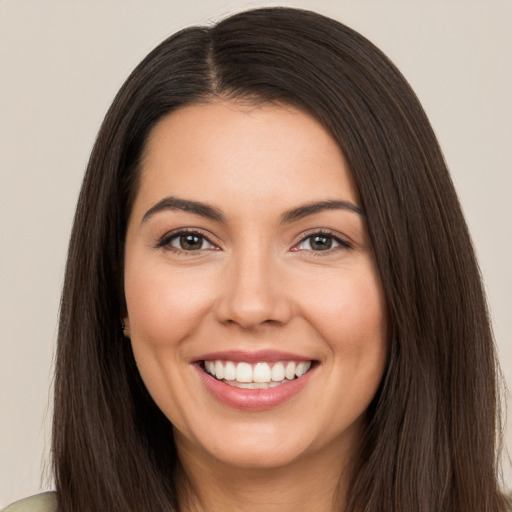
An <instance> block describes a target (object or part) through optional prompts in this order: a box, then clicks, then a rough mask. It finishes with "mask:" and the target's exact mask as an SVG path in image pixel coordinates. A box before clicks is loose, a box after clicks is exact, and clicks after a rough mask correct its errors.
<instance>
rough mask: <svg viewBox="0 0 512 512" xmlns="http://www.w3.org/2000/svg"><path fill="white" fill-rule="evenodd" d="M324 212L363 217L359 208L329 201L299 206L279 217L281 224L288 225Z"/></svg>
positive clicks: (350, 204)
mask: <svg viewBox="0 0 512 512" xmlns="http://www.w3.org/2000/svg"><path fill="white" fill-rule="evenodd" d="M326 210H348V211H351V212H354V213H357V214H358V215H361V216H363V217H364V216H365V213H364V210H363V209H362V208H360V207H359V206H356V205H355V204H353V203H350V202H349V201H339V200H337V201H336V200H331V201H319V202H315V203H308V204H305V205H303V206H299V207H298V208H293V209H292V210H288V211H287V212H285V213H284V214H283V216H282V217H281V222H282V223H290V222H294V221H296V220H300V219H302V218H304V217H307V216H308V215H313V214H315V213H320V212H323V211H326Z"/></svg>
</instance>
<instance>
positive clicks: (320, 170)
mask: <svg viewBox="0 0 512 512" xmlns="http://www.w3.org/2000/svg"><path fill="white" fill-rule="evenodd" d="M171 194H172V195H179V196H180V197H184V198H187V199H200V200H204V201H208V202H210V203H215V204H218V203H219V202H221V203H222V202H224V203H225V202H226V201H227V200H228V199H229V201H230V202H231V203H233V202H234V201H235V200H236V199H239V200H240V201H243V202H245V203H246V204H260V205H261V204H263V203H272V201H279V202H280V203H281V204H282V206H283V208H285V207H287V206H288V207H292V206H293V205H294V202H306V201H312V200H324V199H326V198H327V196H335V197H329V198H336V199H340V198H341V199H345V200H350V201H352V202H354V203H358V202H359V201H358V193H357V188H356V186H355V184H354V181H353V178H352V175H351V173H350V171H349V169H348V166H347V163H346V161H345V158H344V155H343V153H342V151H341V149H340V148H339V146H338V145H337V143H336V142H335V141H334V140H333V139H332V137H331V136H330V135H329V133H328V132H327V131H326V130H325V129H324V128H323V127H322V125H321V124H320V123H318V122H317V121H316V120H315V119H314V118H313V117H312V116H310V115H309V114H306V113H305V112H303V111H301V110H299V109H297V108H295V107H292V106H289V105H276V104H264V105H257V106H254V105H248V104H247V103H238V102H227V101H217V102H212V103H201V104H192V105H187V106H185V107H181V108H179V109H178V110H176V111H174V112H172V113H170V114H168V115H167V116H166V117H164V118H163V119H162V120H161V121H160V122H159V123H158V124H157V125H156V126H155V127H154V128H153V130H152V132H151V133H150V136H149V138H148V141H147V145H146V148H145V152H144V157H143V159H142V168H141V179H140V182H139V193H138V200H139V202H140V201H143V202H144V203H146V204H148V203H151V202H153V203H154V202H156V201H158V200H159V199H161V197H163V196H165V195H171ZM284 203H289V204H284Z"/></svg>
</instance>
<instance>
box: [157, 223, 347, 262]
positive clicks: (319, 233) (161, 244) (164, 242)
mask: <svg viewBox="0 0 512 512" xmlns="http://www.w3.org/2000/svg"><path fill="white" fill-rule="evenodd" d="M187 235H193V236H197V237H198V238H200V239H202V240H203V241H204V242H207V243H208V244H210V245H212V246H213V249H207V250H218V249H219V248H218V246H217V245H216V244H214V243H213V242H212V241H211V240H210V239H209V238H208V237H207V236H206V235H204V234H203V233H201V232H200V231H198V230H187V229H181V230H180V231H174V232H171V233H166V234H165V235H164V236H163V237H162V238H161V239H160V240H159V241H158V243H157V244H156V247H157V248H165V249H167V250H169V251H172V252H174V253H176V254H178V255H179V254H183V255H190V254H197V253H199V252H200V251H202V250H205V249H196V250H187V249H181V248H178V247H174V246H172V245H170V244H171V242H172V241H173V240H175V239H178V238H180V237H182V236H187ZM315 236H316V237H325V238H329V239H331V240H333V241H334V242H336V243H337V244H339V245H338V246H336V247H333V248H329V249H325V250H317V251H315V250H313V249H297V246H300V245H301V244H303V243H305V242H306V241H307V240H308V239H312V238H313V237H315ZM310 244H311V242H310ZM352 248H353V247H352V245H351V244H350V243H349V242H347V240H345V239H344V238H342V237H340V235H339V234H337V233H335V232H333V231H331V230H328V229H320V230H314V231H310V232H307V233H303V234H302V235H301V238H300V240H299V242H298V243H296V244H295V245H294V246H293V247H292V249H291V250H292V251H293V252H299V251H301V250H302V251H308V252H311V253H312V254H313V255H314V256H323V255H325V254H331V253H332V252H333V251H337V250H347V249H352Z"/></svg>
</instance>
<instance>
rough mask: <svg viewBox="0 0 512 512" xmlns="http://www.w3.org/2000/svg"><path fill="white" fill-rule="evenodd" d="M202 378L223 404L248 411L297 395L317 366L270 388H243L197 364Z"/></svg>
mask: <svg viewBox="0 0 512 512" xmlns="http://www.w3.org/2000/svg"><path fill="white" fill-rule="evenodd" d="M195 366H196V368H197V371H198V372H199V375H200V377H201V380H202V381H203V383H204V385H205V386H206V389H208V391H209V392H210V393H211V394H212V395H213V396H214V397H215V398H216V399H217V400H218V401H219V402H222V403H223V404H226V405H228V406H230V407H233V408H235V409H243V410H246V411H264V410H266V409H272V408H273V407H277V406H279V405H282V404H284V403H285V402H287V401H288V400H291V399H292V398H293V397H294V396H296V395H297V394H298V393H299V392H300V391H302V389H303V388H304V387H305V386H306V384H307V383H308V382H309V380H310V377H311V374H312V373H313V372H314V370H315V368H314V367H313V368H311V369H310V370H309V371H308V372H306V373H305V374H304V375H302V376H301V377H299V378H297V379H294V380H292V381H291V382H285V383H284V384H280V385H279V386H276V387H274V388H268V389H243V388H236V387H234V386H230V385H229V384H225V383H224V382H222V381H220V380H217V379H215V378H214V377H212V376H211V375H210V374H208V373H206V372H205V371H204V370H203V368H202V367H201V366H200V365H199V364H196V365H195Z"/></svg>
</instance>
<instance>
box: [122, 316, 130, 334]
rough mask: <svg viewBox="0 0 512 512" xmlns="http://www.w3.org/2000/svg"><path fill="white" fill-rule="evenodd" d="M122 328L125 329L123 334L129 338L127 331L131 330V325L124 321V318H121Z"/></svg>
mask: <svg viewBox="0 0 512 512" xmlns="http://www.w3.org/2000/svg"><path fill="white" fill-rule="evenodd" d="M121 330H122V331H123V335H124V336H126V337H127V338H128V335H127V332H128V331H129V330H130V328H129V327H127V325H126V324H125V323H124V320H121Z"/></svg>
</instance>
